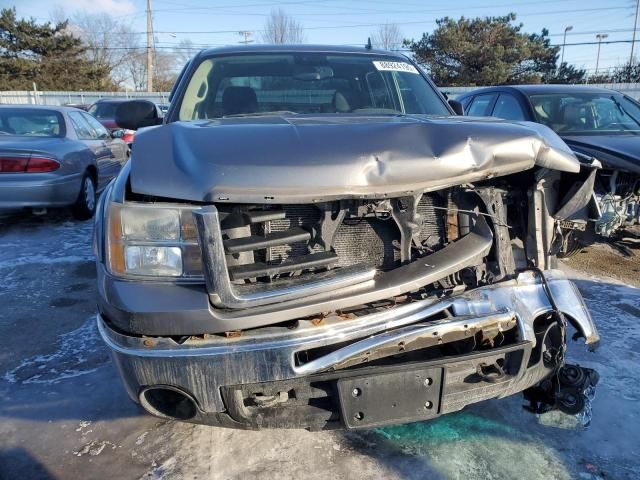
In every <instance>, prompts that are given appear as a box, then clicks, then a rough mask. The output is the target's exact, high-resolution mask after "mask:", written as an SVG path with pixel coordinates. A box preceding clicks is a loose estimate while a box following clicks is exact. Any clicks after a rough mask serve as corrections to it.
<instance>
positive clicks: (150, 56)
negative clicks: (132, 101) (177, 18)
mask: <svg viewBox="0 0 640 480" xmlns="http://www.w3.org/2000/svg"><path fill="white" fill-rule="evenodd" d="M147 92H153V20H152V18H151V0H147Z"/></svg>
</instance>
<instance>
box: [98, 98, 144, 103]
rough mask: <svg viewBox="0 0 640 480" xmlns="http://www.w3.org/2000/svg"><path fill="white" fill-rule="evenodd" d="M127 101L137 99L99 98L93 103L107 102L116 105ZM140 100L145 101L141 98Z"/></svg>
mask: <svg viewBox="0 0 640 480" xmlns="http://www.w3.org/2000/svg"><path fill="white" fill-rule="evenodd" d="M129 100H138V99H137V98H134V97H103V98H99V99H98V100H96V101H95V102H93V103H107V102H111V103H118V102H127V101H129ZM142 100H146V99H144V98H143V99H142Z"/></svg>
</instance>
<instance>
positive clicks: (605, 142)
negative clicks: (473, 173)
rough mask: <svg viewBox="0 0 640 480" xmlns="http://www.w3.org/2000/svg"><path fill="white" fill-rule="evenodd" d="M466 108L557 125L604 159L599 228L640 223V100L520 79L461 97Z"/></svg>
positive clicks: (579, 147)
mask: <svg viewBox="0 0 640 480" xmlns="http://www.w3.org/2000/svg"><path fill="white" fill-rule="evenodd" d="M458 100H459V101H460V102H461V103H462V104H463V106H464V108H465V113H466V114H467V115H471V116H494V117H498V118H504V119H507V120H518V121H521V120H527V121H532V122H538V123H542V124H543V125H546V126H548V127H549V128H551V129H553V130H554V131H555V132H556V133H557V134H558V135H560V137H561V138H562V139H563V140H564V141H565V142H566V143H567V145H569V146H570V147H571V149H572V150H573V151H574V152H575V153H576V154H577V155H578V156H579V158H582V159H583V161H591V159H594V158H595V159H597V160H598V161H599V162H600V163H601V164H602V169H600V170H599V171H598V173H597V174H596V175H595V178H594V187H593V190H594V193H595V200H594V202H593V205H592V210H593V211H592V214H593V215H592V218H595V219H596V220H595V223H594V225H595V231H596V232H597V233H599V234H601V235H603V236H607V237H608V236H610V235H611V234H613V233H614V232H615V231H616V230H617V229H618V228H620V227H622V226H624V225H629V224H633V223H640V104H639V103H638V102H636V101H635V100H634V99H632V98H631V97H628V96H626V95H623V94H621V93H619V92H616V91H613V90H607V89H602V88H594V87H586V86H576V85H521V86H502V87H490V88H482V89H478V90H474V91H472V92H469V93H466V94H464V95H461V96H460V97H458Z"/></svg>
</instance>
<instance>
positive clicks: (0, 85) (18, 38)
mask: <svg viewBox="0 0 640 480" xmlns="http://www.w3.org/2000/svg"><path fill="white" fill-rule="evenodd" d="M85 53H86V46H85V45H84V44H83V43H82V40H80V39H79V38H77V37H75V36H73V35H71V34H70V33H69V32H68V31H67V22H60V23H56V24H55V25H52V24H51V23H49V22H47V23H44V24H41V25H39V24H37V23H36V21H35V19H33V18H32V19H29V20H26V19H17V18H16V11H15V8H13V9H7V8H5V9H3V10H2V11H0V90H31V89H32V88H33V82H35V83H36V86H37V88H38V89H39V90H80V89H83V90H102V89H108V88H111V87H112V85H111V81H110V80H109V69H108V67H106V66H105V65H101V64H99V63H91V62H89V61H88V60H87V58H86V55H85Z"/></svg>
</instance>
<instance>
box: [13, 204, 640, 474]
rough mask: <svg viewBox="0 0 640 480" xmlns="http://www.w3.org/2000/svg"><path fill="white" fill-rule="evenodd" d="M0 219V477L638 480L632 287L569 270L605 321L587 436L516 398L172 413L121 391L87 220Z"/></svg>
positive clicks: (635, 294)
mask: <svg viewBox="0 0 640 480" xmlns="http://www.w3.org/2000/svg"><path fill="white" fill-rule="evenodd" d="M8 218H9V220H7V218H4V219H3V218H0V306H1V308H0V338H2V339H3V340H4V342H5V345H4V348H3V349H1V350H0V479H5V478H6V479H10V478H11V479H13V478H30V479H31V478H34V479H35V478H44V479H52V478H55V479H66V478H95V479H100V478H123V479H124V478H126V479H129V478H131V479H191V478H198V479H219V478H220V479H227V478H242V479H245V478H282V479H287V478H309V479H316V478H317V479H320V478H322V479H326V478H345V479H346V478H349V479H351V478H358V479H369V478H371V479H374V478H375V479H378V478H398V479H400V478H402V479H406V478H409V479H411V478H415V479H418V478H435V479H439V478H443V479H444V478H454V479H475V478H478V479H484V478H492V479H502V478H504V479H508V478H522V479H528V478H530V479H538V478H558V479H565V478H582V479H605V478H606V479H612V478H613V479H632V478H638V473H637V472H638V470H639V469H640V443H639V442H638V441H637V432H638V430H639V429H640V406H639V405H640V401H639V400H640V388H639V387H638V382H637V380H636V378H637V375H636V372H637V366H638V363H639V361H640V358H639V355H640V324H639V321H640V290H638V289H637V288H633V287H631V286H628V285H625V284H622V283H621V282H619V281H616V280H611V279H610V278H607V277H594V276H590V275H588V274H584V273H578V272H577V271H572V270H570V273H571V275H573V276H574V277H575V278H576V282H577V284H578V287H579V288H580V290H581V291H582V293H583V295H584V297H585V299H586V301H587V303H588V305H589V307H590V309H591V311H592V314H593V316H594V319H595V321H596V323H597V325H598V328H599V329H600V333H601V336H602V344H601V347H600V349H599V350H598V351H597V352H595V353H589V352H587V351H586V350H585V349H584V348H583V345H581V344H580V343H573V344H572V345H571V347H570V358H571V360H572V361H574V362H578V363H581V364H584V365H586V366H589V367H593V368H596V369H597V370H598V371H599V372H600V374H601V382H600V385H599V386H598V392H597V395H596V399H595V401H594V418H593V422H592V424H591V426H590V427H589V428H588V429H587V430H575V429H563V428H555V427H551V426H548V424H549V423H551V424H554V422H555V421H556V420H555V419H554V418H553V417H546V418H542V419H539V418H536V416H534V415H531V414H529V413H526V412H524V411H523V409H522V399H521V397H517V396H516V397H511V398H508V399H504V400H495V401H489V402H486V403H483V404H479V405H474V406H472V407H470V408H468V409H466V410H464V411H462V412H458V413H455V414H452V415H447V416H444V417H441V418H439V419H437V420H435V421H431V422H423V423H415V424H410V425H400V426H393V427H386V428H380V429H375V430H370V431H364V432H341V431H336V432H319V433H318V432H316V433H309V432H305V431H283V430H275V431H261V432H252V431H238V430H228V429H220V428H212V427H206V426H196V425H190V424H185V423H177V422H168V421H164V420H159V419H157V418H154V417H151V416H149V415H146V414H144V413H143V412H142V411H140V410H139V409H138V407H136V406H135V405H134V404H133V403H132V402H131V401H130V400H129V399H128V397H127V394H126V393H125V392H124V390H123V388H122V386H121V384H120V383H119V380H118V377H117V375H116V372H115V369H114V368H113V366H112V365H111V363H110V361H109V357H108V352H107V350H106V348H105V347H104V346H103V345H102V344H101V342H100V340H99V338H98V335H97V331H96V327H95V324H94V321H93V315H94V314H95V293H96V292H95V279H94V277H95V270H94V266H93V263H92V260H91V258H92V253H91V223H90V222H85V223H77V222H74V221H72V220H70V218H69V217H67V216H66V215H64V214H62V213H54V214H53V215H50V216H48V217H37V218H34V217H25V216H24V215H13V216H10V217H8Z"/></svg>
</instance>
